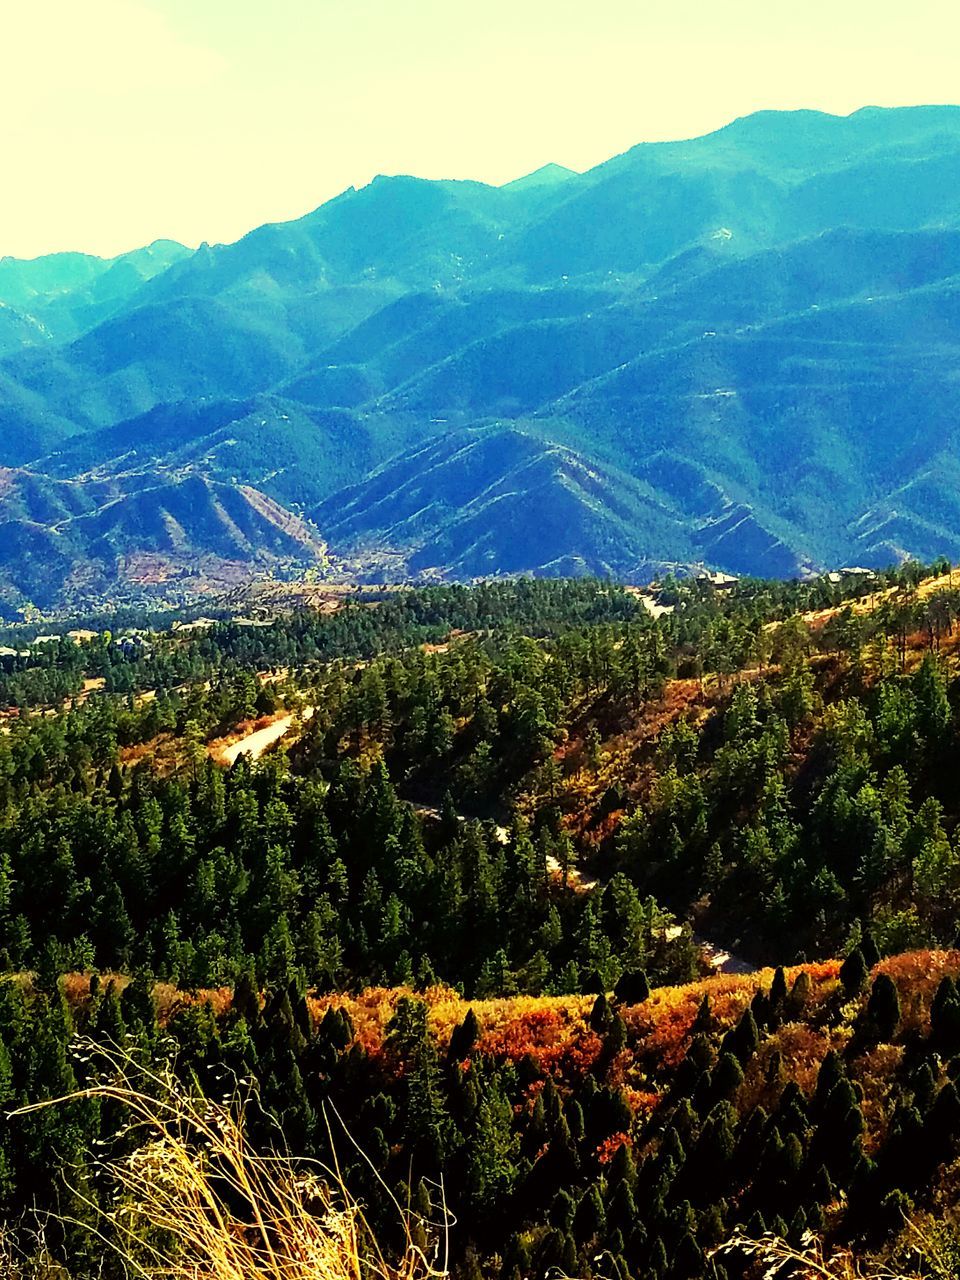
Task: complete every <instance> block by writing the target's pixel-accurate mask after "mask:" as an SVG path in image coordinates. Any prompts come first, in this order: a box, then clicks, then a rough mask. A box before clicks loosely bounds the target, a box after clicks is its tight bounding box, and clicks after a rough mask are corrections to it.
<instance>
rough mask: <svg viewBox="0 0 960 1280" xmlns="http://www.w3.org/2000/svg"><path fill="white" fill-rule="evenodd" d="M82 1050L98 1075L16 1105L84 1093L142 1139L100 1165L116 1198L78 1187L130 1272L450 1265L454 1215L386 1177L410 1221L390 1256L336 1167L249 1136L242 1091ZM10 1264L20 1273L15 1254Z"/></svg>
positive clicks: (300, 1277) (394, 1273)
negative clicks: (222, 1092) (100, 1199)
mask: <svg viewBox="0 0 960 1280" xmlns="http://www.w3.org/2000/svg"><path fill="white" fill-rule="evenodd" d="M81 1053H82V1056H83V1057H84V1058H85V1059H87V1060H88V1061H90V1062H93V1063H95V1065H96V1067H97V1069H98V1076H97V1082H96V1083H95V1084H93V1085H91V1086H90V1087H88V1088H86V1089H83V1090H81V1091H78V1092H77V1093H75V1094H72V1095H70V1096H69V1097H66V1098H61V1099H58V1100H56V1101H51V1102H43V1103H38V1104H34V1105H32V1106H30V1107H26V1108H23V1109H22V1110H21V1111H20V1112H15V1113H14V1115H18V1114H25V1113H28V1112H31V1111H37V1110H39V1109H42V1108H46V1107H51V1106H57V1105H59V1104H61V1103H64V1102H69V1101H74V1100H77V1099H81V1098H83V1099H89V1098H93V1099H98V1100H100V1101H101V1102H112V1103H119V1104H120V1105H121V1106H122V1108H123V1109H124V1111H125V1113H126V1115H127V1124H126V1125H125V1127H124V1130H123V1134H124V1137H125V1138H129V1137H131V1136H133V1137H134V1138H135V1139H136V1145H135V1147H134V1149H133V1151H132V1152H131V1153H130V1154H127V1155H124V1156H122V1157H119V1158H114V1159H110V1160H107V1161H104V1162H103V1165H102V1169H101V1170H100V1172H102V1173H103V1174H105V1175H106V1177H107V1179H108V1180H109V1185H111V1186H112V1187H113V1188H114V1189H115V1192H116V1195H115V1199H114V1202H113V1207H112V1208H110V1209H109V1210H103V1209H101V1208H100V1207H99V1206H96V1205H94V1204H92V1202H90V1201H89V1200H85V1198H84V1197H83V1196H82V1195H81V1199H83V1200H85V1203H86V1204H87V1206H88V1208H89V1209H90V1210H91V1211H93V1215H94V1219H95V1222H96V1225H95V1226H94V1227H93V1228H91V1229H92V1230H93V1231H94V1232H95V1234H96V1235H97V1236H98V1237H99V1239H100V1240H101V1241H102V1243H103V1246H104V1249H105V1250H107V1249H110V1250H113V1251H114V1252H115V1253H116V1254H117V1255H118V1256H119V1257H120V1258H121V1259H122V1261H123V1263H124V1266H125V1270H126V1273H127V1274H128V1275H129V1276H131V1277H140V1278H141V1280H371V1278H372V1280H439V1278H440V1277H442V1276H445V1275H446V1274H447V1271H446V1262H445V1245H446V1225H447V1224H446V1222H443V1223H441V1224H439V1226H437V1225H434V1224H428V1223H424V1222H422V1221H421V1220H419V1219H414V1217H413V1215H412V1214H411V1213H410V1212H409V1210H408V1209H406V1208H403V1207H402V1206H401V1205H399V1204H398V1203H397V1201H396V1200H395V1199H394V1197H393V1195H392V1194H391V1192H390V1191H389V1190H388V1188H387V1187H386V1185H385V1184H383V1183H382V1182H379V1185H380V1189H381V1192H382V1195H383V1197H384V1198H385V1200H386V1201H389V1202H390V1205H391V1211H392V1212H393V1211H395V1213H396V1215H397V1219H398V1223H399V1225H400V1226H401V1228H402V1234H401V1241H402V1243H401V1245H400V1247H399V1249H398V1251H397V1253H396V1254H395V1255H394V1256H392V1257H390V1258H389V1259H388V1258H386V1257H385V1256H384V1254H383V1252H382V1251H381V1249H380V1248H379V1246H378V1244H377V1241H376V1239H375V1237H374V1235H373V1233H372V1232H371V1231H370V1230H369V1228H368V1226H367V1223H366V1219H365V1217H364V1214H363V1212H362V1209H361V1207H360V1205H358V1204H357V1202H356V1201H355V1200H353V1198H352V1197H351V1195H350V1194H349V1192H348V1191H347V1189H346V1187H345V1186H344V1183H343V1179H342V1177H341V1176H340V1173H339V1171H338V1170H337V1169H336V1168H334V1169H327V1168H324V1167H322V1166H319V1165H317V1164H316V1163H315V1162H311V1161H302V1160H295V1159H294V1158H293V1157H291V1156H290V1155H289V1153H288V1152H287V1151H286V1148H285V1147H284V1145H283V1141H282V1134H280V1133H279V1131H278V1135H277V1136H278V1146H277V1150H275V1151H270V1152H267V1153H260V1152H257V1151H254V1150H253V1149H252V1148H251V1145H250V1143H249V1141H248V1138H247V1136H246V1124H245V1121H246V1110H247V1104H246V1103H245V1102H244V1101H243V1100H242V1098H241V1096H240V1094H239V1093H234V1094H233V1095H231V1096H230V1097H228V1098H226V1099H225V1100H224V1101H222V1102H216V1101H213V1100H211V1099H209V1098H206V1097H204V1096H203V1095H202V1094H201V1093H200V1092H199V1091H198V1090H196V1089H187V1088H186V1087H184V1086H183V1084H182V1083H180V1082H179V1081H178V1080H177V1079H176V1077H175V1076H174V1074H173V1072H172V1070H170V1069H166V1068H153V1067H150V1066H146V1065H144V1064H143V1063H141V1062H139V1061H138V1060H135V1059H134V1058H133V1057H132V1056H131V1055H130V1054H129V1053H128V1052H127V1051H126V1050H123V1049H119V1048H117V1047H116V1046H106V1047H104V1046H94V1045H92V1044H89V1043H83V1044H82V1045H81ZM378 1181H379V1180H378ZM75 1190H76V1189H75ZM75 1225H80V1224H75ZM431 1239H432V1240H433V1244H432V1245H430V1244H427V1245H425V1244H424V1241H429V1240H431ZM2 1243H3V1242H2V1240H0V1248H2ZM441 1251H442V1254H443V1256H441ZM3 1265H4V1264H3V1256H2V1253H0V1268H3ZM3 1274H4V1275H8V1274H9V1275H12V1276H16V1275H17V1274H18V1273H17V1271H16V1270H15V1269H14V1266H13V1263H12V1255H11V1261H10V1262H9V1271H8V1270H6V1269H4V1270H3Z"/></svg>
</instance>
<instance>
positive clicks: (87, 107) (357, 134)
mask: <svg viewBox="0 0 960 1280" xmlns="http://www.w3.org/2000/svg"><path fill="white" fill-rule="evenodd" d="M4 36H5V49H6V51H7V54H8V58H7V64H8V65H7V66H6V67H5V71H4V76H3V78H2V80H0V106H2V116H0V118H2V120H3V121H4V123H3V126H2V132H0V137H2V140H3V145H4V160H5V176H6V179H7V183H6V191H5V199H4V205H3V208H2V210H0V254H2V255H10V256H16V257H34V256H37V255H40V254H44V253H50V252H55V251H61V250H78V251H83V252H88V253H97V254H100V255H103V256H113V255H115V254H117V253H119V252H123V251H125V250H127V249H130V248H133V247H136V246H138V245H143V244H147V243H150V242H152V241H153V240H156V239H159V238H168V239H173V240H179V241H181V242H182V243H184V244H188V245H196V244H199V243H201V242H202V241H209V242H225V241H232V240H235V239H237V238H238V237H239V236H241V235H243V234H244V233H245V232H246V231H248V230H250V229H251V228H252V227H255V226H258V225H260V224H262V223H264V222H274V221H285V220H288V219H290V218H294V217H297V216H300V215H302V214H303V213H304V212H306V211H307V210H309V209H312V208H315V207H316V206H318V205H319V204H322V203H323V202H324V200H326V199H329V198H330V197H331V196H333V195H335V194H336V193H337V192H339V191H342V190H344V189H345V188H347V187H349V186H362V185H364V184H365V183H366V182H368V181H369V180H370V179H371V178H372V177H373V176H374V175H375V174H376V173H378V172H386V173H401V172H402V173H412V174H416V175H417V176H421V177H426V178H436V177H450V178H475V179H478V180H481V181H485V182H489V183H492V184H501V183H503V182H505V181H508V180H509V179H511V178H514V177H517V176H519V175H521V174H523V173H527V172H530V171H531V170H533V169H536V168H538V167H539V166H540V165H542V164H544V163H548V162H551V161H552V162H555V163H557V164H562V165H566V166H568V167H570V168H572V169H577V170H583V169H588V168H591V167H592V166H593V165H595V164H597V163H599V162H601V161H602V160H605V159H607V158H609V157H610V156H612V155H616V154H618V153H619V152H622V151H624V150H626V149H628V148H629V147H630V146H633V145H635V144H636V143H638V142H643V141H649V142H654V141H662V140H666V139H671V138H684V137H693V136H697V135H700V134H703V133H708V132H711V131H712V130H714V129H716V128H718V127H721V126H722V125H724V124H726V123H729V122H730V121H731V120H733V119H735V118H737V117H739V116H743V115H748V114H750V113H752V112H753V111H756V110H761V109H771V110H790V109H797V108H810V109H815V110H823V111H827V112H830V113H832V114H837V115H847V114H849V113H850V112H852V111H854V110H856V109H858V108H860V107H862V106H864V105H878V106H904V105H913V104H916V103H938V102H950V101H952V100H954V99H955V98H956V96H957V91H956V57H955V55H953V54H952V53H951V52H950V51H951V49H953V48H955V47H956V44H957V41H958V37H960V12H958V11H957V10H956V9H955V8H954V7H952V6H949V5H947V4H946V3H944V2H943V0H919V3H918V5H915V6H913V7H912V8H911V9H910V10H909V11H906V10H902V9H896V10H894V9H892V8H891V9H890V10H889V11H886V10H879V9H878V8H877V6H875V5H872V4H869V3H867V0H849V2H848V3H846V4H842V5H837V4H836V3H828V2H827V0H812V2H811V4H809V5H807V6H805V7H804V9H803V11H802V12H798V11H789V12H788V11H779V10H777V11H774V10H773V9H772V8H771V6H769V5H766V4H764V3H761V0H731V2H730V3H728V4H727V5H725V6H723V7H722V8H721V7H717V6H709V5H706V4H704V3H703V0H678V2H677V3H676V4H675V5H674V6H673V7H672V8H671V10H670V12H669V13H667V12H655V13H644V12H641V11H639V8H638V6H636V5H634V4H631V3H630V2H629V0H597V3H596V4H594V5H592V6H589V7H588V8H585V7H583V6H580V5H578V4H571V3H563V2H562V0H555V2H554V3H548V2H547V0H488V3H487V4H485V5H484V6H483V9H482V11H477V9H476V8H475V7H474V6H468V5H466V4H464V3H461V2H460V0H410V2H409V3H407V4H404V5H402V6H399V5H396V4H395V3H392V4H391V3H390V0H353V3H351V4H349V5H345V4H343V3H341V0H275V2H274V3H273V4H272V5H271V6H269V8H267V7H266V6H260V5H255V4H249V3H246V4H245V3H239V4H238V3H231V2H229V0H206V3H204V4H203V5H197V4H196V3H195V2H194V0H153V2H152V3H150V2H147V0H88V2H87V3H86V4H84V5H82V6H78V5H76V4H74V3H73V2H72V0H37V2H36V3H34V4H31V5H21V6H10V7H9V12H7V13H6V14H5V32H4Z"/></svg>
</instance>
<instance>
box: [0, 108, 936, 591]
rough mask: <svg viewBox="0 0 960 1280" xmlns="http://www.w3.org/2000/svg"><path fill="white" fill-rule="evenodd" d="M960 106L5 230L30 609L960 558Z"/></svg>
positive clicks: (1, 551) (777, 571) (766, 125)
mask: <svg viewBox="0 0 960 1280" xmlns="http://www.w3.org/2000/svg"><path fill="white" fill-rule="evenodd" d="M958 369H960V108H958V107H916V108H900V109H881V108H866V109H864V110H862V111H858V112H856V113H855V114H853V115H852V116H849V117H835V116H829V115H825V114H821V113H818V112H809V111H802V112H789V113H778V112H761V113H758V114H756V115H752V116H748V117H746V118H744V119H741V120H738V121H735V122H734V123H733V124H731V125H729V126H727V127H726V128H723V129H720V130H719V131H717V132H715V133H712V134H709V135H707V136H705V137H702V138H696V139H691V140H688V141H683V142H675V143H656V144H643V145H640V146H637V147H635V148H633V149H632V150H630V151H628V152H626V153H625V154H623V155H620V156H617V157H616V158H614V159H612V160H610V161H608V162H606V163H605V164H602V165H600V166H598V167H597V168H595V169H592V170H590V171H589V172H586V173H582V174H577V173H574V172H572V171H570V170H568V169H564V168H562V167H561V166H559V165H546V166H545V167H544V168H542V169H539V170H537V171H536V172H535V173H533V174H530V175H528V176H526V177H525V178H521V179H519V180H517V181H515V182H511V183H508V184H506V185H505V186H502V187H492V186H488V185H485V184H483V183H479V182H464V181H426V180H421V179H417V178H412V177H379V178H376V179H375V180H374V181H373V182H371V183H370V184H369V185H368V186H366V187H363V188H361V189H359V190H356V189H350V190H348V191H346V192H344V193H343V194H342V195H340V196H338V197H336V198H335V199H333V200H330V201H328V202H327V203H326V204H324V205H322V206H321V207H320V208H319V209H317V210H315V211H314V212H313V213H310V214H308V215H307V216H306V217H304V218H301V219H299V220H297V221H294V222H289V223H283V224H276V225H268V226H264V227H260V228H258V229H257V230H255V231H252V232H251V233H250V234H249V235H247V236H245V237H244V238H243V239H242V240H240V241H238V242H236V243H235V244H229V245H214V246H211V245H206V244H205V245H202V246H201V247H200V248H199V249H197V250H195V251H191V250H189V249H186V248H185V247H183V246H181V245H177V244H174V243H172V242H166V241H161V242H158V243H156V244H153V245H151V246H149V247H147V248H144V249H140V250H136V251H134V252H133V253H128V254H124V255H122V256H120V257H118V258H115V259H112V260H103V259H99V258H92V257H88V256H85V255H82V254H55V255H51V256H49V257H46V258H40V259H35V260H32V261H21V260H15V259H11V258H4V259H2V260H0V468H2V470H0V608H2V609H5V610H7V611H12V610H16V609H18V608H22V607H24V605H25V604H26V603H27V602H33V603H35V604H38V605H40V606H43V607H51V608H52V607H63V606H64V605H66V604H69V603H75V602H77V601H79V600H81V599H82V600H89V599H93V598H100V599H102V598H103V597H105V596H114V597H121V596H124V595H128V596H129V595H142V594H144V593H146V594H149V593H151V592H157V591H161V592H167V593H169V592H171V591H178V592H183V593H188V592H189V591H191V590H194V589H207V588H209V587H210V586H211V585H215V584H217V583H222V582H224V581H231V580H234V579H236V578H237V577H243V576H249V575H250V574H253V573H267V574H285V573H292V572H299V571H301V570H302V569H303V567H304V566H312V567H314V568H316V569H317V570H318V571H319V572H320V573H328V572H329V573H350V574H355V575H359V576H362V577H366V578H368V579H371V580H375V579H377V578H378V577H389V578H391V579H396V578H397V577H403V576H409V575H415V576H439V577H474V576H478V575H487V574H495V573H507V572H511V573H512V572H536V573H548V574H568V573H586V572H590V573H602V574H614V575H617V576H620V577H627V578H629V577H635V578H637V579H638V580H639V579H641V578H649V577H650V576H651V575H652V574H653V573H655V572H657V571H658V570H660V569H662V568H664V567H666V566H675V565H676V566H684V565H690V564H698V563H703V564H707V565H709V566H711V567H714V568H718V569H723V570H726V571H729V572H735V573H747V574H753V573H756V574H764V575H784V576H788V575H793V574H802V573H806V572H810V571H815V570H817V569H820V568H824V567H830V566H834V565H838V564H841V563H850V562H856V563H859V564H865V565H880V564H886V563H889V562H891V561H893V560H896V559H898V558H902V557H905V556H910V555H914V556H920V557H925V558H931V557H933V556H935V555H939V554H946V555H949V556H952V557H954V558H960V461H958V444H960V439H958V433H960V376H958Z"/></svg>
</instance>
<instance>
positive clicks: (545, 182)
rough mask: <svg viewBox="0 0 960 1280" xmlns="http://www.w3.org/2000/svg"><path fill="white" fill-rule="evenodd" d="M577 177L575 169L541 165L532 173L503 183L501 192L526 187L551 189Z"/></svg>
mask: <svg viewBox="0 0 960 1280" xmlns="http://www.w3.org/2000/svg"><path fill="white" fill-rule="evenodd" d="M577 176H578V174H577V171H576V169H568V168H566V167H565V166H564V165H562V164H542V165H541V166H540V168H539V169H534V171H533V173H525V174H524V175H523V177H521V178H514V179H513V181H512V182H505V183H504V184H503V187H502V190H504V191H522V190H524V189H526V188H528V187H553V186H556V185H557V184H558V183H560V182H566V181H567V179H568V178H576V177H577Z"/></svg>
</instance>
